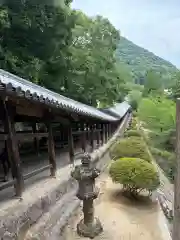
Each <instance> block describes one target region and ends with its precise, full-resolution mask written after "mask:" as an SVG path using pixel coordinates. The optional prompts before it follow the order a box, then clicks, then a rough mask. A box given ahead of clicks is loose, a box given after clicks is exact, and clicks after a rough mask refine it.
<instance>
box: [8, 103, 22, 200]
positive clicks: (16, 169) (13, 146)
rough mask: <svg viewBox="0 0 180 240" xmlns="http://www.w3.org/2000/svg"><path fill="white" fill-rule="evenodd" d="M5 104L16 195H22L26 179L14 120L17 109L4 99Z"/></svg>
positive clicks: (9, 153) (9, 151)
mask: <svg viewBox="0 0 180 240" xmlns="http://www.w3.org/2000/svg"><path fill="white" fill-rule="evenodd" d="M3 106H4V117H5V118H4V120H5V121H4V129H5V132H7V134H8V137H7V148H8V149H7V150H8V155H9V156H8V157H9V160H10V163H11V171H12V176H13V178H14V179H16V183H15V191H16V196H17V197H21V196H22V192H23V191H24V179H23V174H22V169H21V164H20V156H19V148H18V143H17V140H16V130H15V122H14V115H15V111H13V110H14V109H13V108H12V106H11V105H10V103H9V102H5V101H3Z"/></svg>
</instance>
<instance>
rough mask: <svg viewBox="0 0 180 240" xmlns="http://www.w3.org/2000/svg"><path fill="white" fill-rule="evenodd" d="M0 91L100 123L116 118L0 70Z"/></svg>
mask: <svg viewBox="0 0 180 240" xmlns="http://www.w3.org/2000/svg"><path fill="white" fill-rule="evenodd" d="M0 90H1V91H5V92H6V94H10V93H12V92H13V93H15V94H16V96H17V97H24V98H27V99H29V100H31V101H39V102H41V103H44V104H46V105H49V106H51V107H56V108H60V109H66V110H68V111H70V112H72V113H73V112H74V113H77V114H80V115H84V116H87V117H91V118H96V119H100V120H102V121H109V122H111V121H117V120H118V118H116V117H113V116H111V115H109V114H106V113H104V112H102V111H100V110H98V109H96V108H94V107H91V106H88V105H85V104H83V103H80V102H77V101H75V100H72V99H69V98H67V97H64V96H62V95H60V94H58V93H55V92H53V91H50V90H48V89H46V88H43V87H41V86H38V85H36V84H34V83H31V82H29V81H27V80H25V79H23V78H20V77H18V76H16V75H14V74H11V73H9V72H6V71H4V70H2V69H0Z"/></svg>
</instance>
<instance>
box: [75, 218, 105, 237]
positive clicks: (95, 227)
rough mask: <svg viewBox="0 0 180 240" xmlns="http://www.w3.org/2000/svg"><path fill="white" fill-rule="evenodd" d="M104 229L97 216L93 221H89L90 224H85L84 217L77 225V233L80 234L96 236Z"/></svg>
mask: <svg viewBox="0 0 180 240" xmlns="http://www.w3.org/2000/svg"><path fill="white" fill-rule="evenodd" d="M102 231H103V227H102V225H101V222H100V221H99V219H98V218H95V220H94V222H93V223H89V224H88V225H85V224H84V219H82V220H81V221H80V222H79V223H78V225H77V233H78V235H79V236H83V237H88V238H91V239H93V238H95V237H96V236H97V235H99V234H100V233H101V232H102Z"/></svg>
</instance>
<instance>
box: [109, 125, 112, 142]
mask: <svg viewBox="0 0 180 240" xmlns="http://www.w3.org/2000/svg"><path fill="white" fill-rule="evenodd" d="M111 137H112V127H111V123H109V138H111Z"/></svg>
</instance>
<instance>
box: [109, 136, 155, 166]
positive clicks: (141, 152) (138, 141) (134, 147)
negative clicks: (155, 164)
mask: <svg viewBox="0 0 180 240" xmlns="http://www.w3.org/2000/svg"><path fill="white" fill-rule="evenodd" d="M111 157H112V158H114V159H118V158H122V157H134V158H141V159H144V160H146V161H147V162H151V156H150V155H149V153H148V151H147V148H146V145H145V143H144V141H143V140H142V138H141V137H134V136H133V137H128V138H125V139H122V140H120V142H119V143H117V144H116V145H115V147H114V148H113V149H112V151H111Z"/></svg>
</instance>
